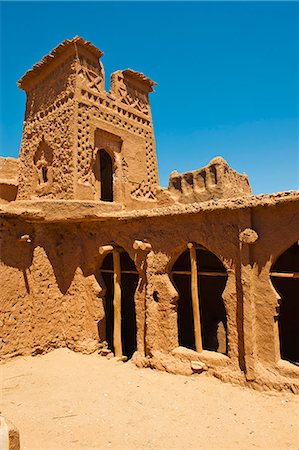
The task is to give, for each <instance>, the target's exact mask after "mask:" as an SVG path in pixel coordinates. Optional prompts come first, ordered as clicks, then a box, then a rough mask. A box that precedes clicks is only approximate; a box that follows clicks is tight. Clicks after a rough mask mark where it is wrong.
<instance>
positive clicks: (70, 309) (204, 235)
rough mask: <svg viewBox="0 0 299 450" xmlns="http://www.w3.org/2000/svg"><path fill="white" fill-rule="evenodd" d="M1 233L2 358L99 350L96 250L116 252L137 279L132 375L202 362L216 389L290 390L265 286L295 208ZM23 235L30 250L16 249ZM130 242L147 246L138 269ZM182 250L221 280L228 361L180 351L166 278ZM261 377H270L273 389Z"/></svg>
mask: <svg viewBox="0 0 299 450" xmlns="http://www.w3.org/2000/svg"><path fill="white" fill-rule="evenodd" d="M273 208H274V209H273ZM2 225H3V233H2V243H1V260H2V262H1V280H2V283H1V350H0V352H1V357H3V358H6V357H11V356H13V355H17V354H30V353H38V352H45V351H48V350H49V349H51V348H56V347H59V346H68V347H69V348H72V349H74V350H78V351H85V352H93V351H95V350H96V349H98V348H99V342H103V341H104V340H105V315H104V306H103V305H104V304H103V302H104V295H105V286H104V284H102V283H101V282H100V283H99V282H98V281H97V280H96V278H95V274H97V275H98V268H99V267H100V265H101V258H100V255H99V252H98V248H99V246H101V245H105V244H107V243H110V242H115V243H117V244H118V245H119V246H121V247H123V248H124V249H125V250H126V251H127V252H128V253H129V255H130V256H131V258H132V259H133V261H134V262H135V265H136V268H137V270H138V271H139V273H140V279H139V285H138V288H137V290H136V293H135V304H136V321H137V353H136V354H135V356H134V360H135V362H136V363H137V364H138V365H150V366H151V367H156V368H159V369H163V370H168V371H170V372H174V373H192V368H191V365H190V364H191V362H192V361H201V362H204V363H205V364H207V366H208V368H209V370H210V371H211V372H212V373H214V374H215V375H217V376H218V377H220V378H222V379H224V380H231V381H237V382H245V380H246V381H247V382H249V383H251V384H252V385H254V384H256V386H261V385H263V386H267V383H268V386H269V387H273V386H274V387H277V388H281V386H282V387H283V388H286V389H297V388H296V382H295V376H296V370H295V369H296V368H295V366H293V365H292V364H286V365H281V363H280V361H279V360H280V352H279V336H278V329H277V323H276V316H277V306H278V300H277V294H276V293H275V291H274V289H273V287H272V284H271V281H270V277H269V271H270V267H271V265H272V263H273V261H274V260H275V259H276V258H277V257H278V256H279V254H280V253H281V252H282V251H284V250H286V248H288V246H290V245H291V244H292V243H294V242H296V240H298V238H299V235H298V229H299V213H298V208H297V204H296V203H284V204H280V205H275V206H263V207H256V208H253V209H250V208H239V209H234V210H232V209H226V210H212V209H211V210H209V211H202V212H201V213H196V214H188V215H187V214H186V215H183V214H182V215H176V216H173V217H169V216H167V215H165V216H164V215H161V216H160V217H151V218H149V217H148V218H146V217H143V218H136V219H134V220H128V221H125V220H118V219H116V218H114V219H110V221H109V222H86V223H81V224H80V223H77V224H76V223H69V224H66V223H64V224H63V223H60V224H59V223H57V224H54V223H52V224H51V223H44V224H41V223H40V224H38V223H35V224H29V223H24V222H21V221H20V220H15V219H13V218H11V219H9V220H3V221H2ZM248 228H249V229H252V228H254V230H255V231H256V233H257V235H258V239H257V240H256V241H255V242H252V243H251V244H249V243H248V242H249V241H248V240H247V241H246V239H245V241H244V240H243V241H242V240H241V241H240V233H241V232H242V231H243V230H244V229H248ZM286 229H287V230H288V232H287V233H285V230H286ZM24 235H28V236H29V237H30V239H28V241H31V242H28V241H26V240H24V239H23V240H22V239H21V240H20V237H21V236H24ZM224 236H225V239H224ZM135 239H140V240H142V239H147V240H148V242H150V243H151V245H152V251H151V252H150V253H149V254H148V256H147V258H146V260H145V254H144V253H142V252H140V251H138V250H134V249H133V243H134V241H135ZM188 242H196V243H199V244H201V245H203V246H205V247H206V248H208V249H209V250H210V251H211V252H213V253H215V255H216V256H217V257H218V258H219V259H220V260H221V261H222V263H223V265H224V267H225V268H226V270H227V274H228V280H227V284H226V288H225V291H224V293H223V301H224V305H225V309H226V313H227V324H228V356H225V355H220V354H217V353H214V352H207V351H204V352H203V353H202V354H198V353H196V352H194V351H192V350H188V349H182V348H179V344H178V328H177V301H179V300H178V294H177V292H176V289H175V286H174V285H173V283H172V281H171V278H170V276H169V273H170V267H171V265H172V263H173V262H174V261H175V259H176V258H177V257H178V255H179V254H180V253H181V252H182V251H183V250H185V249H186V244H187V243H188ZM99 279H100V278H99V277H98V280H99ZM267 368H270V369H271V371H272V373H276V378H275V380H274V379H273V377H272V378H271V376H270V375H269V373H270V372H267ZM279 377H280V378H279ZM294 386H295V387H294Z"/></svg>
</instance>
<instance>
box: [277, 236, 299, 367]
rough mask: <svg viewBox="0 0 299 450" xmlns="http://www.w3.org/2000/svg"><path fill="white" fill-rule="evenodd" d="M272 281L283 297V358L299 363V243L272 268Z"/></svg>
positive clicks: (281, 331)
mask: <svg viewBox="0 0 299 450" xmlns="http://www.w3.org/2000/svg"><path fill="white" fill-rule="evenodd" d="M271 281H272V284H273V286H274V288H275V290H276V291H277V293H278V295H279V296H280V298H281V305H280V308H279V316H278V328H279V338H280V353H281V358H282V359H285V360H287V361H290V362H292V363H294V364H297V365H298V364H299V326H298V323H299V245H298V243H297V242H296V243H295V244H294V245H292V246H291V247H290V248H289V249H288V250H286V251H285V252H284V253H283V254H282V255H280V257H279V258H278V259H277V261H276V262H275V263H274V264H273V266H272V268H271Z"/></svg>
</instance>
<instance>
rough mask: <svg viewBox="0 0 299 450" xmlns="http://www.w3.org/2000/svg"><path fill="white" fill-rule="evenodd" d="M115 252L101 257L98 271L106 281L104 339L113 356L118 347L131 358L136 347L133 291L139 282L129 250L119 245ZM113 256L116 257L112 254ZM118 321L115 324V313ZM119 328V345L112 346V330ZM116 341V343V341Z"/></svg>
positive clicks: (113, 343)
mask: <svg viewBox="0 0 299 450" xmlns="http://www.w3.org/2000/svg"><path fill="white" fill-rule="evenodd" d="M113 252H116V253H117V255H115V254H114V255H113V253H108V254H107V256H106V257H105V258H104V261H103V264H102V267H101V268H100V272H101V274H102V277H103V279H104V282H105V285H106V295H105V302H104V308H105V317H106V340H107V343H108V347H109V349H111V350H112V351H113V352H114V353H115V354H116V356H119V355H117V352H118V351H119V352H120V353H121V354H122V355H124V356H127V357H128V358H131V357H132V355H133V353H134V352H135V351H136V349H137V342H136V312H135V301H134V294H135V290H136V288H137V285H138V280H139V274H138V272H137V270H136V267H135V264H134V262H133V260H132V259H131V258H130V256H129V255H128V253H126V252H125V251H123V250H122V249H117V250H113ZM115 256H116V258H115ZM117 258H119V264H120V280H119V284H120V297H121V300H120V315H117V314H116V315H115V304H114V301H115V295H114V289H115V288H114V286H115V272H116V271H115V269H116V267H115V262H116V259H117ZM116 316H117V317H118V318H117V320H118V321H119V323H118V324H117V325H116V326H115V323H114V321H115V317H116ZM116 328H119V329H120V335H121V342H120V347H121V348H120V349H116V348H115V338H116V336H115V331H116ZM117 345H118V344H117Z"/></svg>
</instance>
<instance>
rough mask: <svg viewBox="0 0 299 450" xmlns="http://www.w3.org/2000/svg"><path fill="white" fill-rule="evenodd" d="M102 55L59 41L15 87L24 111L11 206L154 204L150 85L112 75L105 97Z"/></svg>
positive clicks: (77, 41) (132, 76)
mask: <svg viewBox="0 0 299 450" xmlns="http://www.w3.org/2000/svg"><path fill="white" fill-rule="evenodd" d="M102 54H103V53H102V52H101V51H100V50H99V49H97V48H96V47H95V46H94V45H92V44H91V43H89V42H86V41H85V40H83V39H82V38H80V37H75V38H73V39H72V40H65V41H64V42H62V43H61V44H60V45H58V46H57V47H56V48H55V49H54V50H53V51H52V52H51V53H50V54H49V55H47V56H45V57H44V58H43V59H42V60H41V62H40V63H38V64H36V65H35V66H34V67H33V68H32V69H31V70H29V71H28V72H27V73H26V74H25V75H24V76H23V77H22V78H21V80H20V81H19V87H20V88H21V89H23V90H25V91H26V94H27V104H26V115H25V124H24V132H23V139H22V146H21V152H20V173H21V177H20V182H19V192H18V199H30V198H36V197H37V198H44V199H51V198H56V199H70V200H71V199H72V200H95V201H98V200H104V201H115V202H116V203H118V202H119V203H122V204H123V205H127V204H130V203H132V202H133V203H134V200H136V199H137V200H139V199H141V200H142V199H147V200H148V199H149V200H150V199H153V198H154V193H153V190H154V186H155V185H156V184H157V183H158V173H157V161H156V151H155V144H154V139H153V127H152V118H151V111H150V104H149V93H150V92H151V91H152V90H153V86H154V85H155V83H154V82H153V81H152V80H150V79H149V78H147V77H146V76H144V75H143V74H141V73H139V72H135V71H133V70H130V69H128V70H123V71H117V72H115V73H113V74H112V76H111V89H110V92H106V91H105V74H104V69H103V65H102V64H101V62H100V58H101V56H102ZM101 174H102V175H103V176H101Z"/></svg>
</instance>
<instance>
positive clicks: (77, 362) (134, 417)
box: [0, 349, 299, 450]
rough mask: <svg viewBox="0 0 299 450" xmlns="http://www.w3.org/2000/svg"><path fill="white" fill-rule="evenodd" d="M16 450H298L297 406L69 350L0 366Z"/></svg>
mask: <svg viewBox="0 0 299 450" xmlns="http://www.w3.org/2000/svg"><path fill="white" fill-rule="evenodd" d="M0 371H1V385H2V389H1V394H2V395H1V408H0V410H1V412H2V414H3V415H4V416H5V417H6V418H7V419H10V420H11V421H12V422H13V423H14V424H15V425H16V426H17V427H18V428H19V430H20V436H21V448H22V450H25V449H26V450H27V449H38V450H58V449H63V450H67V449H80V450H81V449H102V448H110V449H130V450H135V449H136V450H137V449H138V450H141V449H142V450H145V449H182V450H185V449H191V448H192V449H210V448H213V449H239V450H240V449H241V450H247V449H256V448H261V449H271V450H273V449H298V448H299V400H298V398H297V397H296V396H295V395H292V394H281V393H260V392H256V391H253V390H250V389H249V388H241V387H239V386H232V385H230V384H225V383H222V382H220V381H218V380H216V379H215V378H212V377H210V376H207V375H194V376H192V377H185V376H180V375H170V374H167V373H164V372H158V371H154V370H151V369H138V368H136V367H135V366H134V365H133V364H132V363H130V362H128V363H122V362H117V361H115V360H107V359H105V358H103V357H100V356H98V355H82V354H79V353H73V352H72V351H70V350H67V349H59V350H55V351H53V352H51V353H48V354H47V355H43V356H35V357H19V358H17V359H15V360H13V361H10V362H7V363H5V364H2V365H1V366H0Z"/></svg>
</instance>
